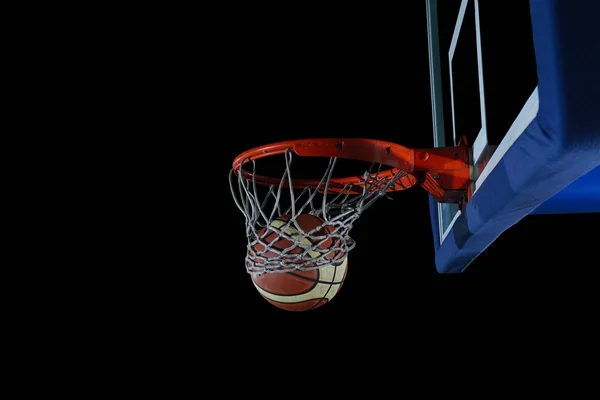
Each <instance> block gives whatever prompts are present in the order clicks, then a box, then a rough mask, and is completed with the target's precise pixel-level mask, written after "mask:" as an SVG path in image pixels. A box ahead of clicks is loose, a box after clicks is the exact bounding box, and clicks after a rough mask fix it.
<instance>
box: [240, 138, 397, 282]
mask: <svg viewBox="0 0 600 400" xmlns="http://www.w3.org/2000/svg"><path fill="white" fill-rule="evenodd" d="M292 156H293V152H292V151H291V150H290V149H286V150H285V153H284V157H285V169H284V172H283V176H282V177H281V180H280V181H279V183H278V184H275V183H273V184H270V185H269V186H267V187H263V186H261V185H260V184H259V185H257V179H256V177H257V176H258V175H257V174H256V162H255V160H253V159H252V160H243V161H242V162H241V163H240V165H239V167H238V170H237V171H236V170H235V169H232V170H231V172H230V174H229V184H230V188H231V193H232V195H233V199H234V201H235V203H236V205H237V207H238V208H239V210H240V211H241V212H242V214H244V216H245V218H246V237H247V239H248V243H247V254H246V269H247V271H248V273H249V274H263V273H273V272H290V271H293V270H302V271H307V270H312V269H317V268H321V267H323V266H326V265H331V264H334V265H335V264H341V263H342V262H344V260H345V259H346V257H347V256H348V253H349V252H350V250H352V249H353V248H354V246H355V242H354V240H353V239H352V238H351V237H350V231H351V229H352V227H353V224H354V221H356V220H357V219H358V218H359V217H360V215H361V214H362V213H363V212H364V211H365V210H366V209H367V208H369V207H370V206H371V205H373V203H374V202H375V201H377V200H378V199H379V198H381V197H383V196H385V195H386V192H388V191H391V190H393V188H392V186H394V185H395V184H396V183H397V181H398V180H399V179H401V178H403V177H406V176H407V173H406V172H404V171H403V170H401V169H398V170H397V172H396V171H394V174H389V173H387V174H384V173H381V172H382V165H381V164H377V163H373V164H371V167H370V168H369V169H368V170H367V171H365V173H364V174H363V179H362V182H361V184H360V186H358V185H357V184H356V183H348V184H345V185H340V184H339V183H337V182H334V181H332V176H333V170H334V167H335V165H336V162H337V160H338V159H337V157H330V158H329V163H328V165H327V167H326V169H325V172H324V174H323V177H322V178H321V180H320V181H318V183H317V184H316V185H307V186H306V187H304V188H300V189H297V187H298V184H296V185H294V184H293V180H292V171H291V165H292ZM244 164H246V165H250V164H251V168H252V169H251V170H248V169H244V170H242V166H243V165H244ZM388 172H389V170H388ZM236 181H237V182H236ZM259 187H260V188H261V193H259V190H258V188H259ZM295 188H296V189H295ZM301 214H311V215H313V216H316V217H319V218H321V219H322V220H323V221H324V223H323V224H322V225H321V226H319V227H316V228H314V229H312V230H311V231H309V232H306V231H304V230H303V229H302V228H301V226H300V225H299V224H298V222H297V221H296V219H297V217H298V216H299V215H301ZM284 216H285V217H286V219H285V220H284V219H282V218H281V217H284ZM287 218H289V219H287ZM261 232H262V233H261ZM274 234H275V235H277V236H278V237H281V238H283V239H287V240H289V242H291V243H292V245H291V246H290V247H287V248H285V249H284V250H280V249H277V248H276V247H275V246H274V244H275V243H276V242H277V240H275V241H273V240H271V241H267V240H266V237H267V236H269V237H273V235H274ZM329 240H331V241H329ZM326 242H327V243H332V245H331V246H329V247H327V248H321V247H322V245H323V244H324V243H326ZM320 246H321V247H320ZM267 253H268V254H267Z"/></svg>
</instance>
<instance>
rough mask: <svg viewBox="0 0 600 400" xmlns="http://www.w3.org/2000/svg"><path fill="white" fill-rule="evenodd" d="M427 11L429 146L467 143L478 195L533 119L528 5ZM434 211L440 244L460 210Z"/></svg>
mask: <svg viewBox="0 0 600 400" xmlns="http://www.w3.org/2000/svg"><path fill="white" fill-rule="evenodd" d="M426 4H427V9H426V11H427V29H428V47H429V67H430V68H429V72H430V82H431V101H432V121H433V145H434V146H435V147H444V146H454V145H456V144H457V143H458V141H459V139H460V138H462V137H465V138H466V139H467V142H468V145H469V146H470V147H471V157H472V161H473V164H474V168H473V170H472V178H473V186H472V190H473V192H474V193H476V192H477V190H478V189H479V188H480V187H482V185H484V184H485V181H486V178H487V176H488V175H489V173H490V171H492V170H493V169H494V167H495V166H496V165H497V163H498V161H499V160H500V159H501V158H502V157H503V155H504V154H505V152H506V151H507V150H508V148H510V146H511V145H512V143H514V141H515V140H516V138H518V137H519V135H520V134H521V133H522V132H523V131H524V130H525V128H526V127H527V126H528V125H529V123H530V122H531V121H532V120H533V119H534V118H535V116H536V115H537V112H538V105H539V100H538V92H537V72H536V63H535V48H534V43H533V33H532V29H531V17H530V12H529V1H521V2H514V3H511V4H510V5H508V4H506V3H504V2H484V1H479V0H444V1H436V0H427V2H426ZM437 207H438V213H437V214H438V221H437V224H438V225H439V235H440V243H442V242H443V241H444V239H445V238H446V236H447V234H448V232H449V230H450V229H451V228H452V226H453V224H454V222H455V221H456V219H457V218H458V216H459V215H460V210H459V207H458V205H455V204H438V205H437Z"/></svg>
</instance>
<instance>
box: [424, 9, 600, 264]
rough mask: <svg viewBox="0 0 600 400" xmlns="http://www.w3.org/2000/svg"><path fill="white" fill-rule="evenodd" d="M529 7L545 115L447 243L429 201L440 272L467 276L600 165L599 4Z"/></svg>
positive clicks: (514, 147)
mask: <svg viewBox="0 0 600 400" xmlns="http://www.w3.org/2000/svg"><path fill="white" fill-rule="evenodd" d="M530 9H531V19H532V26H533V38H534V45H535V55H536V63H537V73H538V94H539V111H538V114H537V116H536V118H534V120H533V121H532V122H531V124H529V126H528V127H527V128H526V129H525V131H524V132H523V133H522V134H521V136H520V137H519V138H518V139H517V140H516V141H515V142H514V144H513V145H512V146H511V147H510V148H509V149H508V151H507V152H506V154H505V155H504V157H503V158H502V159H501V161H500V162H499V163H498V165H497V166H496V167H495V168H494V169H493V170H492V172H491V173H490V174H489V175H488V177H487V179H486V181H485V182H484V184H483V185H481V187H479V188H478V190H477V192H476V193H475V194H474V196H473V197H472V199H471V200H470V201H469V203H468V204H467V206H466V207H465V209H464V210H463V212H462V213H461V215H460V216H459V217H458V218H457V220H456V222H455V223H454V225H453V227H452V229H451V231H450V232H449V233H448V235H447V236H446V238H445V240H444V241H443V243H442V244H441V245H440V240H439V232H436V231H438V222H437V221H438V216H437V206H436V204H435V201H433V199H431V198H430V215H431V221H432V226H433V234H434V246H435V263H436V268H437V270H438V272H440V273H458V272H462V271H464V269H465V268H466V267H467V266H468V265H469V264H470V263H471V262H472V261H473V260H474V259H475V258H476V257H477V256H478V255H479V254H481V252H483V251H484V250H485V249H486V248H487V247H488V246H489V245H490V244H491V243H492V242H493V241H494V240H495V239H496V238H497V237H498V236H499V235H501V234H502V232H504V231H505V230H506V229H508V228H510V227H511V226H512V225H514V224H516V223H517V222H519V221H520V220H521V219H522V218H524V217H525V216H527V215H529V214H530V213H532V212H533V211H534V210H536V209H537V208H538V207H539V206H540V205H541V204H543V203H545V202H546V201H548V200H549V199H552V198H553V197H554V196H555V195H557V194H558V193H560V192H561V191H563V190H564V189H565V188H567V187H569V185H571V184H573V183H574V182H576V181H577V180H578V179H580V178H582V177H583V176H585V175H586V174H588V173H590V171H592V170H594V169H595V168H597V167H598V166H600V72H599V71H600V40H599V38H600V23H599V22H598V21H600V1H597V0H579V1H574V0H531V1H530ZM590 176H591V178H592V179H593V178H596V177H597V175H596V174H595V173H594V172H592V173H591V175H590ZM584 179H586V178H584ZM574 187H575V188H576V187H577V184H575V186H574ZM566 193H568V192H566ZM571 194H573V193H571ZM559 198H560V197H558V198H557V199H559ZM551 204H552V203H550V205H551Z"/></svg>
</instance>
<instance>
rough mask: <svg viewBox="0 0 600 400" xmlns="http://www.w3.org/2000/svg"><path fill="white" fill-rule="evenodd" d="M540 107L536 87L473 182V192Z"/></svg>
mask: <svg viewBox="0 0 600 400" xmlns="http://www.w3.org/2000/svg"><path fill="white" fill-rule="evenodd" d="M539 105H540V99H539V95H538V88H537V87H536V88H535V89H534V90H533V93H531V96H529V99H527V101H526V102H525V105H524V106H523V108H522V109H521V112H520V113H519V115H518V116H517V118H516V119H515V121H514V122H513V124H512V125H511V127H510V129H509V130H508V132H507V133H506V135H505V136H504V138H503V139H502V142H501V143H500V145H499V146H498V148H497V149H496V151H495V152H494V154H493V155H492V157H491V158H490V161H488V163H487V165H486V166H485V168H484V169H483V171H482V172H481V175H479V178H478V179H477V181H476V182H475V192H477V189H479V188H480V187H481V185H482V184H483V182H485V180H486V179H487V177H488V175H489V174H490V173H491V172H492V171H493V170H494V168H495V167H496V165H498V162H500V160H501V159H502V157H504V154H506V152H507V151H508V149H510V147H511V146H512V145H513V143H514V142H515V141H516V140H517V139H518V138H519V136H521V134H522V133H523V132H524V131H525V129H527V127H528V126H529V124H530V123H531V121H533V119H534V118H535V116H536V115H537V113H538V110H539Z"/></svg>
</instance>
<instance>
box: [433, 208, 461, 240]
mask: <svg viewBox="0 0 600 400" xmlns="http://www.w3.org/2000/svg"><path fill="white" fill-rule="evenodd" d="M439 211H440V210H439V209H438V212H439ZM460 214H461V212H460V210H458V212H457V213H456V215H454V218H452V221H450V223H449V224H448V228H447V229H446V230H445V231H443V233H442V240H441V242H440V243H443V242H444V240H445V239H446V236H448V233H450V230H451V229H452V227H453V226H454V223H455V222H456V220H457V219H458V217H459V216H460ZM440 232H442V231H440Z"/></svg>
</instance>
